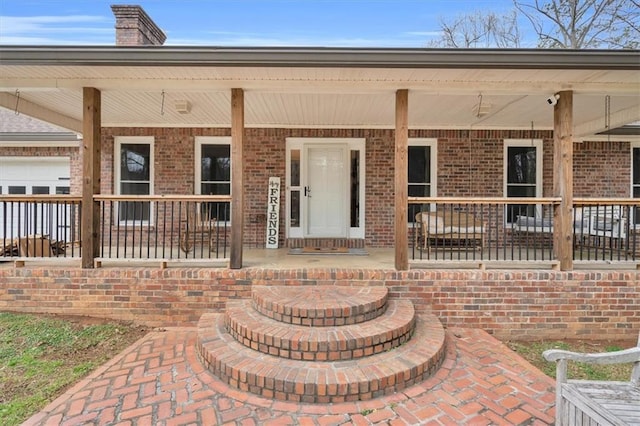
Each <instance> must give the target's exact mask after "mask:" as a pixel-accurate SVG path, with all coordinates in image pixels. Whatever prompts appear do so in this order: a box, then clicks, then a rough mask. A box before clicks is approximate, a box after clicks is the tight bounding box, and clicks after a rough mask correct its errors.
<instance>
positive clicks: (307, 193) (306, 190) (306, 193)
mask: <svg viewBox="0 0 640 426" xmlns="http://www.w3.org/2000/svg"><path fill="white" fill-rule="evenodd" d="M304 196H305V197H309V198H311V188H310V187H308V186H305V187H304Z"/></svg>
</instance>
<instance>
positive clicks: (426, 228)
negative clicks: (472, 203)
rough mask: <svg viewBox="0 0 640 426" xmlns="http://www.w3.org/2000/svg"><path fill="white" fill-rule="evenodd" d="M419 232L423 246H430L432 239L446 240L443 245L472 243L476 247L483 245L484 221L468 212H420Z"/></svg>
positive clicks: (424, 247)
mask: <svg viewBox="0 0 640 426" xmlns="http://www.w3.org/2000/svg"><path fill="white" fill-rule="evenodd" d="M416 223H417V224H418V229H419V233H417V234H416V246H417V245H418V241H420V243H421V248H423V249H427V248H429V247H430V242H431V241H432V240H445V243H444V244H443V245H442V246H443V247H453V246H456V247H460V245H461V244H465V245H468V244H469V243H471V244H472V245H473V246H474V247H481V246H482V236H483V230H484V223H483V222H482V221H481V220H479V219H477V218H476V217H475V216H474V215H473V214H471V213H467V212H456V211H454V212H444V211H437V212H420V213H418V214H416Z"/></svg>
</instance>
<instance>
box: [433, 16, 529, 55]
mask: <svg viewBox="0 0 640 426" xmlns="http://www.w3.org/2000/svg"><path fill="white" fill-rule="evenodd" d="M440 30H441V37H440V38H439V39H437V40H432V41H431V42H430V43H429V46H431V47H453V48H472V47H499V48H507V47H519V46H520V30H519V28H518V20H517V14H516V11H515V10H514V11H511V12H509V13H506V14H504V15H499V14H496V13H495V12H488V13H486V12H481V11H476V12H472V13H468V14H464V15H459V16H458V17H456V18H455V19H454V20H452V21H445V20H444V19H442V18H441V19H440Z"/></svg>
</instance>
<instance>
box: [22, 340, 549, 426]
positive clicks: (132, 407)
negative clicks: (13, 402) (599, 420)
mask: <svg viewBox="0 0 640 426" xmlns="http://www.w3.org/2000/svg"><path fill="white" fill-rule="evenodd" d="M447 339H448V345H447V353H446V357H445V360H444V363H443V365H442V367H441V368H440V369H439V370H438V372H437V373H436V374H435V375H434V376H433V377H431V378H429V379H427V380H426V381H424V382H422V383H420V384H416V385H413V386H411V387H408V388H406V389H404V390H403V391H401V392H398V393H395V394H393V395H387V396H383V397H380V398H377V399H373V400H369V401H362V402H346V403H337V404H304V403H294V402H285V401H276V400H271V399H266V398H263V397H259V396H256V395H253V394H250V393H246V392H241V391H239V390H236V389H234V388H232V387H230V386H228V385H226V384H224V383H222V382H221V381H219V380H218V379H217V378H215V377H214V376H213V375H212V374H211V373H210V372H208V371H207V370H206V369H205V368H204V367H203V365H202V363H201V362H200V360H199V359H198V357H197V355H196V340H197V331H196V329H195V328H168V329H165V330H158V331H154V332H151V333H149V334H148V335H147V336H145V337H144V338H142V339H141V340H139V341H138V342H137V343H135V344H133V345H132V346H131V347H129V348H128V349H126V350H125V351H123V352H122V353H121V354H120V355H118V356H117V357H116V358H114V359H113V360H111V361H110V362H108V363H107V364H105V365H104V366H102V367H101V368H99V369H98V370H97V371H95V372H94V373H93V374H91V375H90V376H89V377H87V378H86V379H85V380H83V381H82V382H80V383H78V384H77V385H76V386H74V387H73V388H71V389H70V390H69V391H67V392H66V393H65V394H64V395H62V396H61V397H59V398H58V399H57V400H55V401H53V402H52V403H51V404H49V405H48V406H47V407H46V408H45V409H44V410H42V411H41V412H40V413H38V414H36V415H35V416H33V417H32V418H31V419H29V420H28V421H27V422H26V423H25V424H26V425H78V424H100V425H104V424H114V425H183V424H202V425H213V424H242V425H287V424H291V425H293V424H296V425H343V424H354V425H367V424H389V425H415V424H433V425H451V424H467V425H490V424H491V425H543V424H550V423H552V422H553V415H554V400H555V395H554V381H553V380H552V379H551V378H549V377H547V376H545V375H544V374H542V373H541V372H540V371H539V370H537V369H535V368H534V367H532V366H531V365H530V364H529V363H527V362H526V361H524V360H523V359H522V358H521V357H520V356H518V355H517V354H515V353H513V352H512V351H510V350H509V349H508V348H507V347H506V346H505V345H503V344H502V343H500V342H499V341H498V340H496V339H495V338H494V337H492V336H490V335H489V334H487V333H485V332H484V331H481V330H477V329H458V328H453V329H448V330H447Z"/></svg>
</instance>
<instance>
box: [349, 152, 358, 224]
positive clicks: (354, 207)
mask: <svg viewBox="0 0 640 426" xmlns="http://www.w3.org/2000/svg"><path fill="white" fill-rule="evenodd" d="M350 173H351V185H350V189H351V194H350V197H349V198H350V206H349V208H350V210H351V212H350V213H351V214H350V216H351V227H352V228H357V227H359V226H360V151H356V150H353V151H351V170H350Z"/></svg>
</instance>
